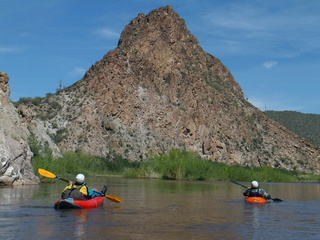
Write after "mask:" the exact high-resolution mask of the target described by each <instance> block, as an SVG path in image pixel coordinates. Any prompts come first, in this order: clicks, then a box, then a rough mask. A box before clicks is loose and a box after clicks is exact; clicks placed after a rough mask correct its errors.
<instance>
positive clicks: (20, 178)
mask: <svg viewBox="0 0 320 240" xmlns="http://www.w3.org/2000/svg"><path fill="white" fill-rule="evenodd" d="M8 81H9V77H8V75H7V74H5V73H3V72H0V161H1V169H0V185H21V184H37V183H39V179H38V178H37V177H36V176H35V175H34V173H33V169H32V166H31V157H32V152H31V151H30V148H29V145H28V143H27V142H26V139H27V137H28V130H27V128H26V126H24V127H23V125H22V124H21V123H20V119H19V114H18V113H17V110H16V109H15V107H14V106H13V105H12V103H11V102H10V101H9V94H10V88H9V85H8Z"/></svg>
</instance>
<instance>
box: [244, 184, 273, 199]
mask: <svg viewBox="0 0 320 240" xmlns="http://www.w3.org/2000/svg"><path fill="white" fill-rule="evenodd" d="M243 195H244V196H246V197H262V198H264V199H271V195H270V194H269V193H267V192H266V191H264V190H263V189H262V188H259V183H258V182H257V181H252V182H251V187H250V188H248V189H247V190H245V191H244V192H243Z"/></svg>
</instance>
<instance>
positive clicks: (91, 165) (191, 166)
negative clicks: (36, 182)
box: [32, 149, 320, 182]
mask: <svg viewBox="0 0 320 240" xmlns="http://www.w3.org/2000/svg"><path fill="white" fill-rule="evenodd" d="M32 165H33V168H34V171H35V172H36V173H37V169H38V168H43V169H45V170H48V171H50V172H53V173H54V174H56V175H58V176H69V175H71V176H73V177H74V174H76V173H80V172H81V173H83V174H85V175H91V176H99V175H100V176H101V175H102V176H106V175H120V176H123V177H127V178H158V179H170V180H190V181H229V180H234V181H248V182H249V181H252V180H256V181H259V182H301V181H320V176H319V175H315V174H306V173H303V172H300V171H288V170H284V169H274V168H271V167H269V166H262V167H243V166H239V165H233V166H229V165H226V164H223V163H217V162H211V161H205V160H202V159H200V158H198V157H197V156H196V154H195V153H193V152H188V151H183V150H178V149H171V150H170V151H169V152H168V153H167V154H164V155H161V156H156V155H154V156H151V157H149V158H147V159H145V160H144V161H142V162H141V163H133V162H129V161H128V160H126V159H123V158H121V157H116V158H114V159H112V160H107V159H103V158H98V157H92V156H88V155H86V154H84V153H82V152H75V153H74V152H67V153H65V154H64V156H63V157H62V158H58V159H53V158H52V156H49V155H48V156H40V155H38V156H36V157H35V158H33V160H32ZM38 176H39V175H38ZM40 177H41V176H40ZM41 180H45V179H43V178H41ZM46 180H47V179H46Z"/></svg>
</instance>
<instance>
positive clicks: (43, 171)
mask: <svg viewBox="0 0 320 240" xmlns="http://www.w3.org/2000/svg"><path fill="white" fill-rule="evenodd" d="M38 172H39V174H40V175H42V176H44V177H47V178H58V179H60V180H62V181H65V182H69V181H68V180H66V179H63V178H61V177H58V176H56V175H55V174H53V173H52V172H49V171H47V170H44V169H42V168H38Z"/></svg>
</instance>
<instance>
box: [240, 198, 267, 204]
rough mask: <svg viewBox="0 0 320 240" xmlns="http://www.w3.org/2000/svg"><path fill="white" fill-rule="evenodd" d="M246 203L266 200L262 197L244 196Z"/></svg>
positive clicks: (264, 201)
mask: <svg viewBox="0 0 320 240" xmlns="http://www.w3.org/2000/svg"><path fill="white" fill-rule="evenodd" d="M244 200H245V201H246V202H247V203H266V202H267V200H266V199H264V198H262V197H246V198H245V199H244Z"/></svg>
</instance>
